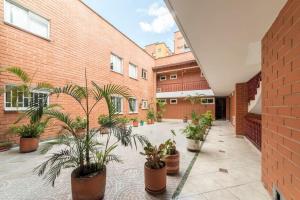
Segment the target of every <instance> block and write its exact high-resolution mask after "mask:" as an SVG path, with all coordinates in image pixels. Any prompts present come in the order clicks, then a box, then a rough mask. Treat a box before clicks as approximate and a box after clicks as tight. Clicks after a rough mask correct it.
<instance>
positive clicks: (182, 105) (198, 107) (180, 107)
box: [163, 98, 215, 119]
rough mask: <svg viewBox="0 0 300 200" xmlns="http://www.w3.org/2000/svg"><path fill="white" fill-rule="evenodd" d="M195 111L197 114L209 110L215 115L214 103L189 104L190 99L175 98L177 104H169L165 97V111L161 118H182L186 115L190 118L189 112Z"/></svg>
mask: <svg viewBox="0 0 300 200" xmlns="http://www.w3.org/2000/svg"><path fill="white" fill-rule="evenodd" d="M193 111H195V112H196V113H197V114H198V115H200V114H203V113H205V112H206V111H211V112H212V114H213V116H215V104H207V105H203V104H199V103H197V104H191V102H190V101H188V100H185V99H183V98H180V99H177V104H170V101H169V99H167V105H166V112H165V113H164V115H163V118H166V119H183V117H185V116H187V117H188V119H191V113H192V112H193Z"/></svg>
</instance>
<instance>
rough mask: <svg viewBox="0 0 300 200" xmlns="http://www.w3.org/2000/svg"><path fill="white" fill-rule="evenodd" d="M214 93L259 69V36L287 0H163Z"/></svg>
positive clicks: (227, 91) (222, 92) (226, 91)
mask: <svg viewBox="0 0 300 200" xmlns="http://www.w3.org/2000/svg"><path fill="white" fill-rule="evenodd" d="M165 2H166V4H167V6H168V8H169V10H170V11H171V13H172V15H173V17H174V19H175V21H176V23H177V25H178V27H179V29H180V31H181V32H182V34H183V35H184V37H185V39H186V41H187V43H188V44H189V45H190V47H191V49H192V51H193V53H194V56H195V58H196V60H197V62H198V64H199V66H201V69H202V71H203V73H204V75H205V77H206V79H207V80H208V82H209V85H210V87H211V88H212V89H213V91H214V93H215V95H219V96H226V95H228V94H230V93H231V92H232V91H233V90H234V85H235V83H241V82H246V81H248V80H249V79H250V78H251V77H253V76H254V75H255V74H256V73H258V72H259V71H260V69H261V39H262V38H263V36H264V35H265V33H266V32H267V30H268V29H269V27H270V26H271V24H272V23H273V22H274V20H275V19H276V17H277V15H278V14H279V11H280V10H281V9H282V8H283V6H284V4H285V3H286V2H287V0H184V1H183V0H165Z"/></svg>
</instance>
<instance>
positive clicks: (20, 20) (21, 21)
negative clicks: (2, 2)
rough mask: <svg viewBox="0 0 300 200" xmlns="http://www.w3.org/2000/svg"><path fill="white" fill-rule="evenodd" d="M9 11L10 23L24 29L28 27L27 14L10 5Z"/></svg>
mask: <svg viewBox="0 0 300 200" xmlns="http://www.w3.org/2000/svg"><path fill="white" fill-rule="evenodd" d="M11 11H12V13H11V17H12V18H11V23H12V24H14V25H16V26H18V27H21V28H24V29H26V28H27V26H28V12H27V11H26V10H23V9H22V8H19V7H17V6H15V5H12V9H11Z"/></svg>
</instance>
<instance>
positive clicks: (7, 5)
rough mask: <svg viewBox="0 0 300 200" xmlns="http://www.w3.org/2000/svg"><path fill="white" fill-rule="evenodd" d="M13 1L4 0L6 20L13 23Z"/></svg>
mask: <svg viewBox="0 0 300 200" xmlns="http://www.w3.org/2000/svg"><path fill="white" fill-rule="evenodd" d="M10 16H11V3H9V2H7V1H4V21H6V22H9V23H11V17H10Z"/></svg>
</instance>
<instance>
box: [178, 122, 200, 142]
mask: <svg viewBox="0 0 300 200" xmlns="http://www.w3.org/2000/svg"><path fill="white" fill-rule="evenodd" d="M204 132H205V129H204V127H203V126H202V125H194V124H188V125H187V126H186V127H185V129H184V130H183V131H182V133H183V134H185V136H186V137H187V138H188V139H192V140H201V141H203V139H204V138H203V137H204Z"/></svg>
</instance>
